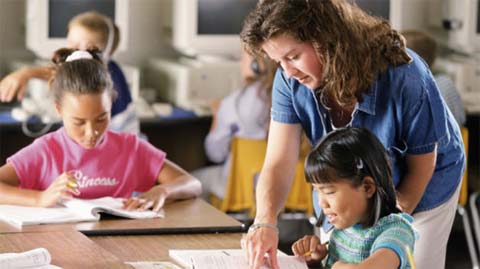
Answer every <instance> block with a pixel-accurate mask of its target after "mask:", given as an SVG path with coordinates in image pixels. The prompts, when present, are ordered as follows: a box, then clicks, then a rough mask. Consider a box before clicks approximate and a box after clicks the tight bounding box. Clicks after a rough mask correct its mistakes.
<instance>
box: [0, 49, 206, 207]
mask: <svg viewBox="0 0 480 269" xmlns="http://www.w3.org/2000/svg"><path fill="white" fill-rule="evenodd" d="M52 61H53V63H54V64H55V65H56V70H55V74H54V76H53V78H52V79H51V81H50V87H51V91H52V92H53V95H54V101H55V107H56V110H57V112H58V114H59V115H60V117H61V118H62V120H63V127H62V128H60V129H59V130H57V131H55V132H53V133H49V134H46V135H44V136H42V137H40V138H38V139H36V140H35V141H34V142H33V143H32V144H30V145H29V146H27V147H25V148H23V149H22V150H20V151H19V152H17V153H16V154H14V155H13V156H11V157H10V158H8V159H7V164H5V165H3V166H2V167H0V203H1V204H15V205H25V206H38V207H49V206H53V205H55V204H56V203H57V202H58V201H59V200H62V199H68V198H69V197H71V196H72V195H75V196H76V197H77V198H83V199H91V198H98V197H103V196H113V197H123V198H128V199H126V200H125V203H124V207H125V208H126V209H128V210H133V209H137V210H146V209H149V208H152V209H153V210H155V211H158V210H159V209H160V208H161V207H162V206H163V204H164V203H165V201H167V200H173V199H185V198H191V197H195V196H198V195H199V194H200V193H201V184H200V182H199V181H198V180H197V179H196V178H194V177H193V176H191V175H189V174H188V173H187V172H186V171H184V170H183V169H181V168H180V167H178V166H177V165H175V164H174V163H172V162H170V161H169V160H168V159H166V154H165V152H163V151H161V150H159V149H157V148H155V147H154V146H152V145H150V144H149V143H148V142H146V141H143V140H141V139H139V138H138V137H137V136H136V135H134V134H127V133H117V132H115V131H111V130H109V129H108V126H109V123H110V117H111V116H110V115H111V114H110V110H111V108H112V102H113V100H114V97H115V91H114V90H113V88H112V81H111V79H110V75H109V73H108V70H107V67H106V66H105V63H103V62H102V59H101V57H100V51H99V50H97V49H92V50H86V51H83V50H74V49H60V50H57V51H56V52H55V54H54V56H53V58H52ZM133 192H144V193H143V194H141V195H140V196H139V197H137V198H131V196H132V193H133Z"/></svg>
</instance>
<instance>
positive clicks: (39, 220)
mask: <svg viewBox="0 0 480 269" xmlns="http://www.w3.org/2000/svg"><path fill="white" fill-rule="evenodd" d="M64 206H65V207H53V208H40V207H27V206H12V205H0V219H1V220H3V221H6V222H9V223H11V224H13V225H16V226H20V227H21V226H24V225H36V224H48V223H69V222H81V221H97V220H98V219H99V218H100V215H99V212H105V213H108V214H111V215H116V216H120V217H125V218H132V219H149V218H163V217H164V215H165V214H164V211H163V210H161V211H160V212H158V213H157V212H153V211H151V210H146V211H127V210H123V209H122V207H123V203H122V199H121V198H113V197H103V198H99V199H92V200H80V199H70V200H67V201H65V202H64Z"/></svg>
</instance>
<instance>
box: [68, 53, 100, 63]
mask: <svg viewBox="0 0 480 269" xmlns="http://www.w3.org/2000/svg"><path fill="white" fill-rule="evenodd" d="M80 59H93V56H92V54H90V53H89V52H88V51H86V50H76V51H74V52H72V54H70V55H68V57H67V59H66V60H65V62H71V61H75V60H80Z"/></svg>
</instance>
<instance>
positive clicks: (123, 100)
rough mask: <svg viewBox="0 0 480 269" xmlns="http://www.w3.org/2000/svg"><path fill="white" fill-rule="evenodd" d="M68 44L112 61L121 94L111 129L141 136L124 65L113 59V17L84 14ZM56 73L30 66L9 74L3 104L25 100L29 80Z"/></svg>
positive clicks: (1, 84)
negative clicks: (93, 51)
mask: <svg viewBox="0 0 480 269" xmlns="http://www.w3.org/2000/svg"><path fill="white" fill-rule="evenodd" d="M67 42H68V44H67V46H68V47H70V48H74V49H81V50H85V49H87V48H90V47H97V48H99V49H100V50H102V51H103V56H102V57H103V58H104V59H105V60H106V61H105V62H108V71H109V72H110V76H111V77H112V80H113V84H114V89H115V91H116V92H117V95H118V97H117V99H116V100H115V101H114V103H113V105H112V111H111V113H112V124H111V125H110V128H111V129H113V130H116V131H128V132H133V133H136V134H138V133H139V132H140V122H139V120H138V117H137V115H136V111H135V106H134V104H133V102H132V96H131V93H130V89H129V86H128V84H127V81H126V79H125V75H124V74H123V72H122V70H121V69H120V66H118V64H117V63H116V62H115V61H113V60H111V59H110V57H111V56H112V55H113V53H114V52H115V50H116V49H117V46H118V43H119V42H120V31H119V29H118V27H117V26H116V25H114V24H113V22H112V21H111V20H110V19H109V18H107V17H105V16H103V15H101V14H99V13H97V12H94V11H90V12H85V13H81V14H79V15H77V16H75V17H73V18H72V19H71V20H70V22H69V24H68V33H67ZM53 71H54V68H53V67H52V66H28V67H23V68H21V69H19V70H17V71H15V72H13V73H11V74H9V75H7V76H6V77H5V78H3V80H1V81H0V101H1V102H10V101H11V100H13V99H14V98H15V96H16V97H17V99H18V100H21V99H22V98H23V96H24V95H25V90H26V87H27V83H28V80H29V79H31V78H38V79H43V80H49V79H50V78H51V77H52V76H53Z"/></svg>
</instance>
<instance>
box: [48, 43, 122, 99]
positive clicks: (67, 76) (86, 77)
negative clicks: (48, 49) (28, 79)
mask: <svg viewBox="0 0 480 269" xmlns="http://www.w3.org/2000/svg"><path fill="white" fill-rule="evenodd" d="M75 51H77V50H76V49H69V48H62V49H58V50H57V51H55V53H54V54H53V57H52V62H53V63H54V64H55V74H54V76H53V78H52V79H51V80H50V88H51V90H52V92H53V96H54V98H55V101H56V102H57V103H61V101H62V99H63V96H64V93H65V92H69V93H73V94H101V93H103V92H104V91H108V92H109V94H110V96H112V100H113V98H115V97H116V91H114V90H113V83H112V80H111V78H110V74H109V72H108V69H107V67H106V66H105V65H104V64H103V62H102V58H101V51H100V50H98V49H97V48H92V49H88V50H87V52H89V53H90V54H91V55H92V56H93V59H77V60H73V61H69V62H66V59H67V57H68V56H69V55H71V54H72V53H73V52H75Z"/></svg>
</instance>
